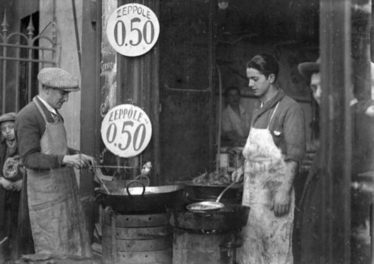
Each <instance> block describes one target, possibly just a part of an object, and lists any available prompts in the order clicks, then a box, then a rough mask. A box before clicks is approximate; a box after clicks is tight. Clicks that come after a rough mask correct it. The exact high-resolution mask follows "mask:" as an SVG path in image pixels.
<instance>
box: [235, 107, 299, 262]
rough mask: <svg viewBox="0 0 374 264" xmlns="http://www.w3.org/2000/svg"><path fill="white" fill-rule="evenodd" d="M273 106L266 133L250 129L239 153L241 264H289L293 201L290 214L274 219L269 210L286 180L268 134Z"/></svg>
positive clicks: (281, 158) (280, 157) (292, 197)
mask: <svg viewBox="0 0 374 264" xmlns="http://www.w3.org/2000/svg"><path fill="white" fill-rule="evenodd" d="M277 107H278V104H277V105H276V107H275V109H274V111H273V113H272V115H271V117H270V120H269V124H268V127H267V128H266V129H258V128H253V127H252V128H251V130H250V132H249V136H248V139H247V143H246V145H245V147H244V149H243V155H244V157H245V165H244V191H243V200H242V204H243V205H246V206H249V207H250V208H251V209H250V212H249V217H248V222H247V225H246V226H245V227H244V228H243V230H242V237H243V246H242V247H241V248H240V249H239V250H238V259H239V263H241V264H292V263H293V256H292V228H293V217H294V207H295V198H294V191H292V196H291V206H290V211H289V213H288V214H287V215H285V216H282V217H277V216H275V215H274V211H273V210H271V209H270V208H271V205H272V201H273V197H274V195H275V193H276V191H277V188H278V187H279V186H280V185H281V184H282V182H284V181H285V180H286V178H285V173H286V164H285V161H284V158H283V156H282V152H281V150H280V149H279V148H278V147H277V146H276V145H275V144H274V141H273V138H272V135H271V133H270V130H269V126H270V123H271V121H272V119H273V116H274V113H275V112H276V110H277Z"/></svg>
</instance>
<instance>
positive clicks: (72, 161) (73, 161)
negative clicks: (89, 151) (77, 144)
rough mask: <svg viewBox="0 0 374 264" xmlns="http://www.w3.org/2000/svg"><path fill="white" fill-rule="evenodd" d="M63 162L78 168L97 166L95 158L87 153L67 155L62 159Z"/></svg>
mask: <svg viewBox="0 0 374 264" xmlns="http://www.w3.org/2000/svg"><path fill="white" fill-rule="evenodd" d="M62 163H63V164H65V165H67V166H71V167H75V168H77V169H82V168H88V167H92V166H96V161H95V159H94V158H93V157H91V156H88V155H86V154H75V155H65V156H64V158H63V159H62Z"/></svg>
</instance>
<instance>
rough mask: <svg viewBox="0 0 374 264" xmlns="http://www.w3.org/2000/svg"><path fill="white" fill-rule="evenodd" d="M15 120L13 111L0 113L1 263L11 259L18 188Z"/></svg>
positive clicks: (16, 214)
mask: <svg viewBox="0 0 374 264" xmlns="http://www.w3.org/2000/svg"><path fill="white" fill-rule="evenodd" d="M15 120H16V113H14V112H10V113H5V114H3V115H1V116H0V128H1V142H0V186H1V187H0V241H1V242H0V244H1V247H0V248H1V252H0V261H4V262H5V261H10V260H11V259H13V260H14V259H15V254H14V249H15V247H16V244H15V243H16V234H17V232H16V231H17V219H18V204H19V198H20V190H21V188H22V173H21V171H20V170H19V167H18V165H19V162H18V160H17V142H16V137H15V133H14V122H15ZM11 163H12V164H11ZM4 164H6V165H5V166H4Z"/></svg>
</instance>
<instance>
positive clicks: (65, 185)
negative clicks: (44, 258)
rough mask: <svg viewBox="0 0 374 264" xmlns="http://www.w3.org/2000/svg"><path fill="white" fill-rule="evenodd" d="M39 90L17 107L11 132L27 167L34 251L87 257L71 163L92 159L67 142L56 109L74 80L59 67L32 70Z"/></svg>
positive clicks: (87, 162)
mask: <svg viewBox="0 0 374 264" xmlns="http://www.w3.org/2000/svg"><path fill="white" fill-rule="evenodd" d="M38 80H39V82H40V84H41V88H40V89H39V94H38V95H37V96H35V97H34V98H33V100H32V102H30V103H29V104H28V105H26V106H25V107H24V108H23V109H22V110H21V111H20V112H19V113H18V116H17V119H16V126H15V128H16V135H17V140H18V143H19V154H20V155H21V158H22V161H23V164H24V166H25V167H26V169H27V177H28V178H27V195H28V208H29V214H30V221H31V229H32V235H33V239H34V244H35V253H44V254H53V255H65V256H66V255H67V256H69V255H70V256H72V255H75V256H81V257H90V256H91V248H90V243H89V236H88V232H87V228H86V223H85V219H84V214H83V211H82V206H81V204H80V200H79V197H78V187H77V182H76V179H75V174H74V169H73V167H75V168H78V169H80V168H86V167H89V166H91V165H94V164H95V160H94V159H93V158H92V157H90V156H88V155H85V154H82V153H78V151H76V150H73V149H70V148H68V146H67V139H66V131H65V127H64V121H63V118H62V116H61V115H60V113H59V112H58V110H59V109H60V108H61V107H62V105H63V104H64V103H65V102H66V101H67V100H68V97H69V93H70V92H76V91H78V90H79V86H78V81H77V79H75V78H74V77H73V76H72V75H71V74H70V73H68V72H67V71H65V70H63V69H60V68H55V67H52V68H43V69H42V70H41V71H40V72H39V74H38Z"/></svg>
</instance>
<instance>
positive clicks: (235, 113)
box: [222, 86, 251, 146]
mask: <svg viewBox="0 0 374 264" xmlns="http://www.w3.org/2000/svg"><path fill="white" fill-rule="evenodd" d="M225 97H226V103H227V106H226V108H225V109H224V110H223V111H222V141H223V142H222V143H223V145H226V146H243V145H244V144H245V141H246V139H247V136H248V132H249V127H250V119H251V117H250V114H249V113H248V112H247V110H246V109H245V108H244V107H243V106H242V105H241V104H240V89H239V88H238V87H236V86H230V87H228V88H227V89H226V91H225Z"/></svg>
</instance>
